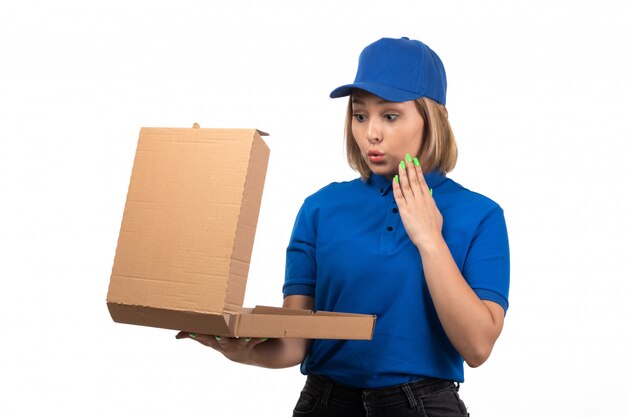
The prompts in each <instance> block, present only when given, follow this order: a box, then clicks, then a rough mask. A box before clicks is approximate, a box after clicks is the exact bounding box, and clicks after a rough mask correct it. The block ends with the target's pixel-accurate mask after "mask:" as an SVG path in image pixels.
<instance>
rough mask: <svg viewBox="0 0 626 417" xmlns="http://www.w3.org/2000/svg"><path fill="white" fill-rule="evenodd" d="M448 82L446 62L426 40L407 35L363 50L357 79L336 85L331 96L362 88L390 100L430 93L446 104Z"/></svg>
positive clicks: (377, 43)
mask: <svg viewBox="0 0 626 417" xmlns="http://www.w3.org/2000/svg"><path fill="white" fill-rule="evenodd" d="M446 86H447V82H446V71H445V69H444V68H443V63H442V62H441V59H439V57H438V56H437V54H436V53H435V52H434V51H433V50H432V49H430V48H429V47H428V46H426V44H424V43H422V42H420V41H418V40H414V39H413V40H412V39H409V38H406V37H403V38H400V39H391V38H382V39H379V40H377V41H376V42H374V43H372V44H371V45H368V46H367V47H365V49H363V52H361V55H360V56H359V68H358V70H357V72H356V78H355V79H354V82H353V83H352V84H346V85H342V86H341V87H338V88H335V89H334V90H333V91H332V92H331V93H330V97H331V98H337V97H345V96H348V95H350V94H352V90H353V89H355V88H358V89H361V90H365V91H367V92H369V93H372V94H374V95H376V96H378V97H380V98H382V99H385V100H387V101H394V102H401V101H409V100H415V99H418V98H420V97H428V98H430V99H433V100H435V101H436V102H437V103H439V104H442V105H444V106H445V104H446Z"/></svg>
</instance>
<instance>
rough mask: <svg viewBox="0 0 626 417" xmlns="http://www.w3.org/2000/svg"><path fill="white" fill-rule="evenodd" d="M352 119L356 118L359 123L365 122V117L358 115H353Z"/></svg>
mask: <svg viewBox="0 0 626 417" xmlns="http://www.w3.org/2000/svg"><path fill="white" fill-rule="evenodd" d="M352 117H354V118H355V119H356V121H357V122H362V121H364V120H365V116H364V115H362V114H358V113H355V114H353V115H352Z"/></svg>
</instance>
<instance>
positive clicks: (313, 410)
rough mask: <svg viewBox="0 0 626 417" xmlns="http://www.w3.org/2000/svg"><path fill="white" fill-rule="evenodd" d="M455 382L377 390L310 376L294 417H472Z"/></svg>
mask: <svg viewBox="0 0 626 417" xmlns="http://www.w3.org/2000/svg"><path fill="white" fill-rule="evenodd" d="M458 390H459V386H458V384H457V383H455V382H453V381H444V380H441V379H433V378H427V379H423V380H421V381H416V382H411V383H408V384H402V385H396V386H392V387H386V388H377V389H364V390H361V389H357V388H352V387H348V386H345V385H341V384H337V383H335V382H333V381H331V380H329V379H327V378H324V377H319V376H314V375H309V376H308V378H307V381H306V384H305V385H304V389H303V390H302V392H301V393H300V399H299V400H298V403H297V404H296V408H295V409H294V410H293V416H294V417H313V416H315V417H405V416H407V417H408V416H413V417H469V414H468V412H467V409H466V408H465V404H463V401H461V399H460V398H459V394H458Z"/></svg>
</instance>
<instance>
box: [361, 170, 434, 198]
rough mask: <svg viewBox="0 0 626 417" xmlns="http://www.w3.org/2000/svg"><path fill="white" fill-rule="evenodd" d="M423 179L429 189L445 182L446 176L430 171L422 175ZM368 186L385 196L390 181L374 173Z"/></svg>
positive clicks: (389, 188) (388, 189) (389, 187)
mask: <svg viewBox="0 0 626 417" xmlns="http://www.w3.org/2000/svg"><path fill="white" fill-rule="evenodd" d="M424 178H425V179H426V184H428V187H429V188H435V187H437V186H438V185H439V184H441V183H442V182H444V181H445V180H446V174H445V173H443V172H440V171H431V172H428V173H426V174H424ZM368 184H369V185H370V186H372V187H374V188H375V189H376V191H378V192H379V193H380V195H385V194H387V193H388V192H389V191H390V190H391V186H392V184H391V180H390V179H388V178H386V177H383V176H382V175H378V174H374V173H372V175H371V176H370V179H369V181H368Z"/></svg>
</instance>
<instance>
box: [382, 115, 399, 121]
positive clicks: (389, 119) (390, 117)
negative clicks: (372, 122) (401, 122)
mask: <svg viewBox="0 0 626 417" xmlns="http://www.w3.org/2000/svg"><path fill="white" fill-rule="evenodd" d="M384 118H385V119H387V120H388V121H390V122H393V121H394V120H396V119H397V118H398V115H397V114H386V115H385V116H384Z"/></svg>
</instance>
